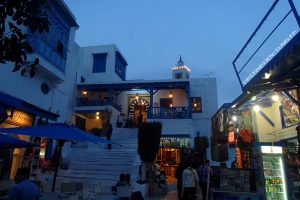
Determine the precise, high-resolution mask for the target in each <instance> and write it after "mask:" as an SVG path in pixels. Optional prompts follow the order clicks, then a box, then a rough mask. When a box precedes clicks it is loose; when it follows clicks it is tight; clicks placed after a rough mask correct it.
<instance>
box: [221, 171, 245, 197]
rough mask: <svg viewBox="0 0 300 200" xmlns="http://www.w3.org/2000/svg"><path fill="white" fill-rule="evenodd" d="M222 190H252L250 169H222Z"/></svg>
mask: <svg viewBox="0 0 300 200" xmlns="http://www.w3.org/2000/svg"><path fill="white" fill-rule="evenodd" d="M220 190H221V191H233V192H250V172H249V171H248V170H238V169H221V170H220Z"/></svg>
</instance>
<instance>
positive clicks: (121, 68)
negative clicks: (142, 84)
mask: <svg viewBox="0 0 300 200" xmlns="http://www.w3.org/2000/svg"><path fill="white" fill-rule="evenodd" d="M126 66H127V63H126V61H125V60H124V58H123V57H122V55H121V54H120V53H119V52H118V51H116V62H115V72H116V73H117V74H118V76H119V77H120V78H121V79H122V80H123V81H124V80H125V76H126Z"/></svg>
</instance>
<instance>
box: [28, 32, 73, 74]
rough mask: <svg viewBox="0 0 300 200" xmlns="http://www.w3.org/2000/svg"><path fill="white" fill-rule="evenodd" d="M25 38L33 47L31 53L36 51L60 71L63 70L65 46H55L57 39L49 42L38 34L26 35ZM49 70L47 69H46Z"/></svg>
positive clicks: (65, 57) (65, 54) (65, 55)
mask: <svg viewBox="0 0 300 200" xmlns="http://www.w3.org/2000/svg"><path fill="white" fill-rule="evenodd" d="M27 39H28V41H29V43H30V45H31V47H32V49H33V53H37V54H39V55H40V56H42V57H44V58H45V59H47V60H48V61H49V62H50V63H52V64H53V65H54V66H55V67H56V68H57V69H59V70H60V71H61V72H65V68H66V59H67V48H66V47H64V46H63V45H60V50H58V48H57V46H56V45H57V43H58V42H57V41H55V42H53V43H52V44H49V42H47V41H45V40H44V39H43V38H42V37H41V36H40V35H37V34H34V35H27ZM48 70H49V69H48Z"/></svg>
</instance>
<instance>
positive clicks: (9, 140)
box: [0, 134, 38, 149]
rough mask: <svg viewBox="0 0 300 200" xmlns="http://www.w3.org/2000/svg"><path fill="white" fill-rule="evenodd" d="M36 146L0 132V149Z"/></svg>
mask: <svg viewBox="0 0 300 200" xmlns="http://www.w3.org/2000/svg"><path fill="white" fill-rule="evenodd" d="M29 147H38V145H36V144H32V143H30V142H26V141H24V140H19V139H17V138H14V137H11V136H8V135H4V134H0V149H13V148H29Z"/></svg>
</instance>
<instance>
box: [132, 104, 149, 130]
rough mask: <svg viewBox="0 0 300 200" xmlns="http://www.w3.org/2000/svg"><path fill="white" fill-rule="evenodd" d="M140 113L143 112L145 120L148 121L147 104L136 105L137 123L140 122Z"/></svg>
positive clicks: (135, 121) (134, 115) (135, 116)
mask: <svg viewBox="0 0 300 200" xmlns="http://www.w3.org/2000/svg"><path fill="white" fill-rule="evenodd" d="M140 113H142V115H143V122H146V121H147V111H146V106H145V105H143V104H142V105H136V106H135V107H134V111H133V117H134V124H135V125H137V124H138V118H139V115H140Z"/></svg>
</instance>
